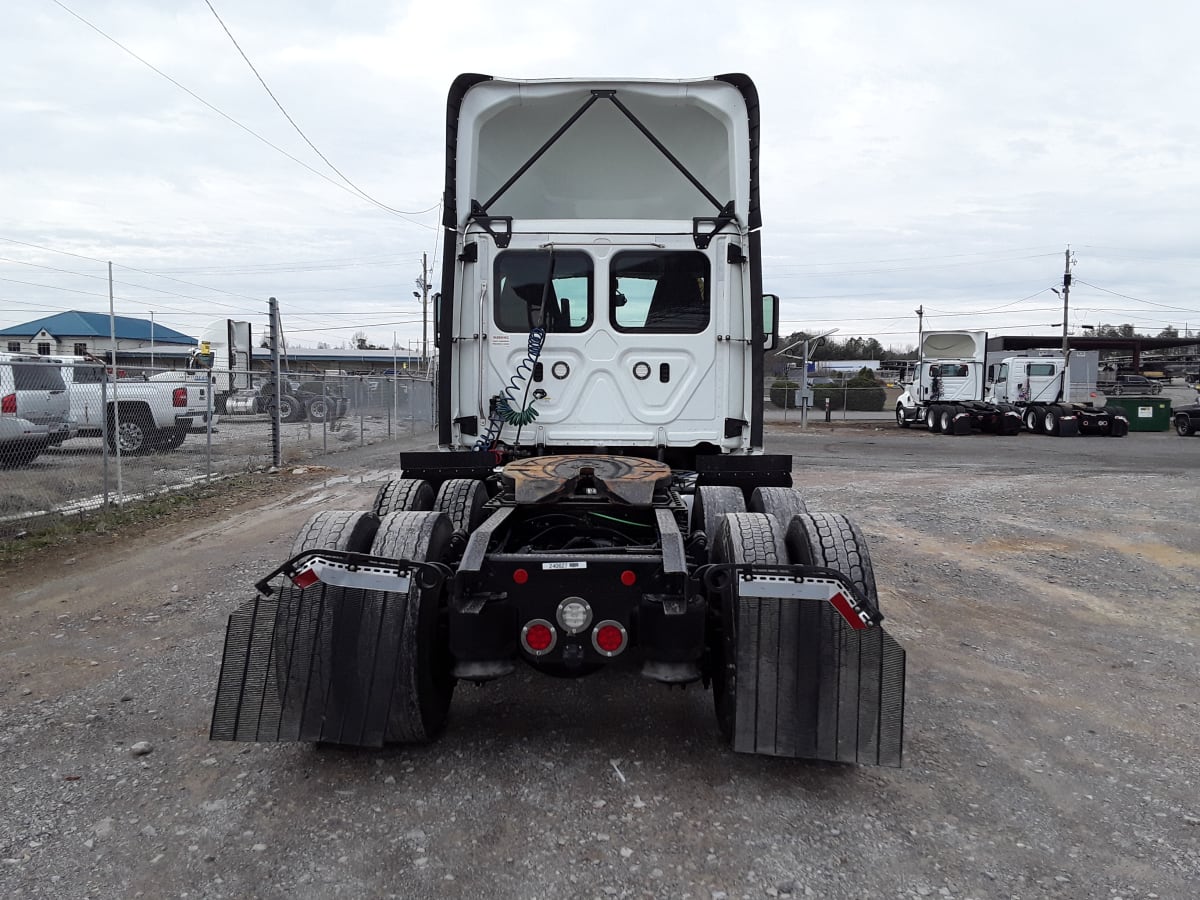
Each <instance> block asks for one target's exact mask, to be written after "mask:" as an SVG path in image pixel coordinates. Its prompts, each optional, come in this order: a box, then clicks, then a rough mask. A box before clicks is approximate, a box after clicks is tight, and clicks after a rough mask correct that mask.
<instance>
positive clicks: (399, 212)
mask: <svg viewBox="0 0 1200 900" xmlns="http://www.w3.org/2000/svg"><path fill="white" fill-rule="evenodd" d="M204 3H205V5H206V6H207V7H208V9H209V11H210V12H211V13H212V14H213V16H214V17H215V18H216V20H217V22H219V23H220V25H221V28H222V29H223V30H224V31H225V34H226V35H228V37H229V40H230V41H232V42H233V46H234V47H235V48H237V52H238V53H239V54H241V57H242V59H244V60H245V61H246V65H247V66H249V67H250V71H251V72H253V73H254V77H255V78H257V79H258V83H259V84H261V85H262V87H263V90H264V91H266V92H267V96H268V97H270V98H271V100H272V101H273V102H274V104H275V105H276V106H277V107H278V108H279V111H280V112H281V113H283V117H284V118H285V119H287V120H288V124H289V125H291V126H292V128H294V129H295V131H296V134H298V135H300V137H301V138H302V139H303V140H304V143H306V144H308V146H309V147H310V148H311V149H312V152H313V153H315V154H317V156H319V157H321V161H322V162H324V163H325V165H327V166H329V168H331V169H332V170H333V171H334V172H336V173H337V176H338V178H340V179H342V181H344V182H346V184H348V185H350V187H352V188H354V190H355V191H357V192H358V194H359V195H360V196H361V197H362V198H363V199H364V200H369V201H371V202H372V203H374V204H375V205H376V206H379V207H381V208H383V209H386V210H387V211H388V212H393V213H396V214H397V215H401V216H419V215H422V214H424V213H427V212H429V209H433V207H430V208H429V209H422V210H419V211H412V210H404V209H393V208H392V207H390V206H388V205H387V204H386V203H384V202H382V201H380V200H377V199H376V198H374V197H372V196H371V195H370V194H368V193H367V192H366V191H364V190H363V189H362V188H360V187H359V186H358V185H357V184H355V183H354V182H353V181H351V180H350V179H349V178H347V177H346V175H345V173H344V172H342V170H341V169H339V168H338V167H337V166H335V165H334V164H333V163H332V162H330V161H329V157H327V156H326V155H325V154H324V153H322V152H321V151H320V150H319V149H317V145H316V144H314V143H313V142H312V141H310V140H309V139H308V135H307V134H305V133H304V131H303V130H301V128H300V126H299V125H297V124H296V120H295V119H293V118H292V116H291V114H290V113H289V112H288V111H287V110H286V109H284V108H283V104H282V103H280V102H279V98H278V97H276V96H275V92H274V91H272V90H271V88H270V86H269V85H268V84H267V82H266V81H265V80H264V79H263V77H262V75H261V74H259V71H258V69H256V68H255V67H254V63H252V62H250V57H248V56H247V55H246V51H245V50H243V49H242V45H241V44H239V43H238V42H237V38H235V37H234V36H233V32H231V31H230V30H229V26H228V25H226V24H225V20H224V19H222V18H221V16H220V14H219V13H218V12H217V10H216V7H214V6H213V5H212V2H211V0H204ZM440 205H441V201H439V202H438V203H437V204H435V206H440Z"/></svg>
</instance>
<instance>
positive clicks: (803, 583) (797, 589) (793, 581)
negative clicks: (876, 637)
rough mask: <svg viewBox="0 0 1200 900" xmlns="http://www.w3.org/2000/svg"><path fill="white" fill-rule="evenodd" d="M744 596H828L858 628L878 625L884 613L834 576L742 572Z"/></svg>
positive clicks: (740, 588) (739, 587)
mask: <svg viewBox="0 0 1200 900" xmlns="http://www.w3.org/2000/svg"><path fill="white" fill-rule="evenodd" d="M736 583H737V591H738V596H740V597H770V598H782V599H786V600H824V601H826V602H828V603H829V604H830V605H831V606H833V608H834V609H835V610H837V612H838V615H840V616H841V617H842V618H843V619H845V620H846V624H848V625H849V626H850V627H851V628H853V629H854V630H855V631H863V630H864V629H867V628H870V627H871V626H872V625H878V624H879V623H880V622H881V621H883V617H882V616H881V615H879V614H878V613H872V612H871V611H870V610H868V609H865V608H864V607H863V606H862V604H860V603H859V602H858V600H856V599H855V597H854V595H853V594H852V593H851V592H850V591H849V590H847V589H846V588H844V587H843V586H842V585H841V584H839V583H838V582H837V581H835V580H834V579H832V578H820V577H804V578H796V577H793V576H790V575H763V574H751V573H749V572H739V573H738V577H737V580H736Z"/></svg>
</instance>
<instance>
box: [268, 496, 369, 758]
mask: <svg viewBox="0 0 1200 900" xmlns="http://www.w3.org/2000/svg"><path fill="white" fill-rule="evenodd" d="M378 527H379V519H378V518H376V517H375V516H373V515H371V514H370V513H365V512H361V511H360V510H341V509H327V510H323V511H321V512H319V513H317V514H316V515H314V516H313V517H312V518H311V519H309V520H308V522H307V523H305V525H304V527H303V528H301V529H300V532H299V534H297V535H296V539H295V540H294V541H293V542H292V552H291V555H292V556H296V555H298V554H300V553H303V552H304V551H306V550H342V551H346V552H349V553H366V552H368V551H369V550H370V549H371V541H372V540H373V539H374V537H375V532H376V529H378ZM331 590H332V589H331ZM324 608H325V603H324V602H319V603H312V602H306V601H305V599H304V597H303V591H302V590H301V589H300V588H296V587H291V586H287V587H284V588H283V589H282V590H281V591H280V594H279V605H278V611H277V612H276V615H275V632H274V636H273V640H274V644H275V666H276V675H277V683H278V685H279V696H280V701H281V703H282V707H283V710H284V712H285V715H287V716H289V717H295V719H296V721H297V722H298V727H301V728H303V726H304V725H305V724H306V720H307V722H308V724H309V726H310V727H313V726H312V722H313V720H316V719H319V718H320V715H310V714H308V713H309V710H308V708H307V707H308V706H309V705H310V693H312V694H313V695H314V696H313V698H312V700H313V704H314V705H317V706H320V705H321V704H319V703H318V702H317V698H319V697H320V696H321V688H322V687H323V686H319V687H318V688H317V689H316V690H315V691H314V690H313V680H314V675H316V674H317V673H318V672H319V671H320V670H321V668H322V665H321V663H322V661H323V653H322V651H321V650H320V649H319V648H318V646H317V644H316V643H315V637H313V636H315V635H319V634H320V632H321V629H322V619H323V618H324V613H325V609H324ZM353 612H354V616H353V618H354V623H355V627H357V624H358V610H357V609H355V610H354V611H353ZM350 613H351V610H349V609H348V608H347V606H346V605H345V604H342V603H338V605H337V606H336V607H335V608H334V609H333V611H332V626H331V627H330V626H326V627H330V633H331V634H332V651H331V652H332V655H333V657H334V658H335V659H336V658H337V657H338V656H339V655H340V656H342V657H343V661H342V662H341V663H340V664H339V663H338V662H333V663H332V666H331V683H330V685H329V688H330V689H331V691H332V692H333V698H334V702H336V703H339V705H342V706H343V707H344V706H345V705H347V699H349V703H350V704H353V703H354V702H355V701H354V699H353V697H352V694H353V693H354V692H355V691H356V687H355V684H354V679H353V677H352V673H348V670H349V669H352V668H353V662H352V660H349V661H347V660H346V659H345V657H349V656H350V654H351V653H352V651H349V650H347V651H345V652H343V653H339V650H340V649H342V646H341V644H342V642H344V641H345V640H346V635H347V633H348V632H349V631H350V630H351V629H350V627H349V626H348V624H347V620H348V619H349V618H350V617H351V616H350ZM306 638H307V640H306ZM317 712H319V713H323V712H324V710H319V711H317ZM317 732H318V733H320V727H319V726H317ZM316 737H317V734H315V733H313V734H310V736H309V738H308V739H313V738H316ZM302 739H303V738H302ZM322 739H324V740H329V739H331V736H329V735H325V736H324V737H323V738H322Z"/></svg>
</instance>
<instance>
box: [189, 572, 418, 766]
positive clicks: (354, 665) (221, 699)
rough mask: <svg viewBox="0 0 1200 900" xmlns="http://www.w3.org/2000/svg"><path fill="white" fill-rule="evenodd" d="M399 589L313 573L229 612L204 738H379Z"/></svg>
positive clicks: (391, 672) (392, 665) (351, 741)
mask: <svg viewBox="0 0 1200 900" xmlns="http://www.w3.org/2000/svg"><path fill="white" fill-rule="evenodd" d="M404 597H405V595H403V594H395V593H393V592H390V591H382V590H363V589H360V588H346V587H339V586H334V585H328V584H324V583H317V584H314V585H311V586H309V587H307V588H304V589H303V590H301V589H300V588H294V587H287V588H284V589H283V590H281V591H280V592H278V594H275V595H273V596H270V597H265V596H260V597H256V598H255V599H253V600H251V601H249V602H248V603H246V604H244V605H243V606H242V607H241V608H240V609H238V610H237V611H236V612H235V613H234V614H233V615H232V616H230V617H229V626H228V628H227V630H226V634H225V650H224V654H223V656H222V660H221V675H220V679H219V681H218V685H217V696H216V701H215V703H214V706H213V717H212V725H211V728H210V731H209V738H210V739H211V740H215V741H314V742H315V741H319V742H328V743H336V744H348V745H353V746H359V747H381V746H383V741H384V734H385V731H386V729H387V724H388V708H389V705H390V702H391V692H392V687H393V685H394V683H395V670H396V665H397V647H398V645H399V641H397V640H395V639H394V636H395V635H397V634H398V633H399V630H398V629H399V617H400V615H401V614H402V612H403V603H402V602H396V601H397V600H400V601H402V600H403V598H404Z"/></svg>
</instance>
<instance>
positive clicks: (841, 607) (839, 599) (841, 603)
mask: <svg viewBox="0 0 1200 900" xmlns="http://www.w3.org/2000/svg"><path fill="white" fill-rule="evenodd" d="M829 602H830V603H832V604H833V608H834V609H836V610H837V611H838V612H839V613H840V614H841V616H842V618H843V619H845V620H846V622H847V623H848V624H849V625H850V627H851V628H853V629H854V630H855V631H862V630H864V629H865V628H866V627H867V623H866V622H864V621H863V620H862V619H860V618H859V616H858V612H857V610H855V608H854V606H853V605H851V603H850V600H849V599H848V598H847V597H846V595H845V594H843V593H842V592H841V591H838V592H837V593H836V594H834V595H833V596H832V597H830V598H829Z"/></svg>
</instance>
